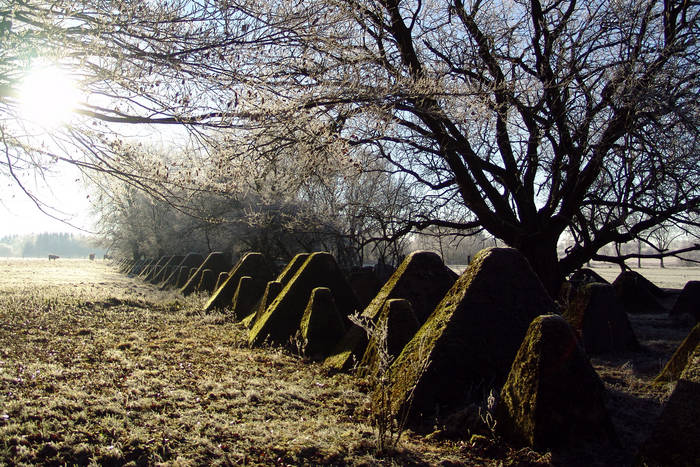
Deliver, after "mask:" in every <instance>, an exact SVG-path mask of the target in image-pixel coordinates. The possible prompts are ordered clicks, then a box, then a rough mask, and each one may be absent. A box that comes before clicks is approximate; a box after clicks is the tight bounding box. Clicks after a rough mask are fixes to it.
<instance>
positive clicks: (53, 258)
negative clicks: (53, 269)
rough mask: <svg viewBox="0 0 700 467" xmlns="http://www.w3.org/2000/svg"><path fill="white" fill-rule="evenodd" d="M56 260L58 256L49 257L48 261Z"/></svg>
mask: <svg viewBox="0 0 700 467" xmlns="http://www.w3.org/2000/svg"><path fill="white" fill-rule="evenodd" d="M58 258H60V256H58V255H49V261H51V260H54V261H56V260H57V259H58Z"/></svg>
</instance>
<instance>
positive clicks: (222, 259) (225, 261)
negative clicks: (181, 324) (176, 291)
mask: <svg viewBox="0 0 700 467" xmlns="http://www.w3.org/2000/svg"><path fill="white" fill-rule="evenodd" d="M230 267H231V258H230V256H229V255H228V254H226V253H223V252H221V251H215V252H213V253H209V256H207V259H205V260H204V261H203V262H202V264H201V265H200V266H199V267H198V268H197V270H196V271H195V273H194V274H192V276H190V278H189V279H188V280H187V282H186V283H185V285H183V286H182V288H181V289H180V292H181V293H182V295H185V296H187V295H189V294H191V293H192V292H194V291H195V290H196V289H197V286H198V285H199V281H200V280H201V278H202V277H201V276H202V274H201V273H202V271H204V270H205V269H211V270H212V271H213V273H214V279H213V281H212V289H213V288H214V285H215V284H216V278H217V277H218V276H219V273H220V272H223V271H228V269H229V268H230ZM208 292H211V290H208Z"/></svg>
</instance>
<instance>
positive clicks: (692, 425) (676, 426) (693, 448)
mask: <svg viewBox="0 0 700 467" xmlns="http://www.w3.org/2000/svg"><path fill="white" fill-rule="evenodd" d="M698 420H700V345H697V346H696V347H695V349H694V350H693V352H692V353H691V354H690V355H689V357H688V363H687V364H686V366H685V368H684V369H683V371H682V372H681V374H680V377H679V379H678V383H677V384H676V387H675V389H674V390H673V392H672V393H671V397H669V399H668V402H666V405H665V406H664V409H663V411H662V412H661V415H660V416H659V418H658V420H657V422H656V426H655V428H654V430H653V431H652V434H651V435H650V436H649V438H648V439H647V440H646V441H645V442H644V443H643V444H642V448H641V451H640V453H639V455H638V457H637V459H636V461H635V465H638V466H697V465H700V423H698Z"/></svg>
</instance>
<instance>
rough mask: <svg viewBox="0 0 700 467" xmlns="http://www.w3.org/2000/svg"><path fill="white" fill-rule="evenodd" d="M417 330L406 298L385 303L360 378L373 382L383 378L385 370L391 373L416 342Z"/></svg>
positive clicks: (361, 361)
mask: <svg viewBox="0 0 700 467" xmlns="http://www.w3.org/2000/svg"><path fill="white" fill-rule="evenodd" d="M418 328H420V324H419V323H418V319H417V318H416V314H415V313H414V312H413V307H412V306H411V302H409V301H408V300H406V299H403V298H392V299H391V300H387V301H386V302H384V307H383V308H382V312H381V314H380V315H379V319H378V320H377V325H376V326H375V328H374V333H373V334H372V336H371V337H370V339H369V345H368V346H367V350H365V354H364V355H363V356H362V359H361V360H360V365H359V366H358V368H357V375H358V376H360V377H370V378H373V377H377V376H380V374H381V371H382V368H384V369H388V366H389V365H390V363H391V362H393V361H394V360H395V359H396V357H398V356H399V355H400V354H401V351H402V350H403V348H404V347H405V346H406V344H408V343H409V342H410V340H411V339H413V336H415V334H416V332H418Z"/></svg>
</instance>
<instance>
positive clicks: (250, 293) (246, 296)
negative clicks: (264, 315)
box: [231, 276, 266, 321]
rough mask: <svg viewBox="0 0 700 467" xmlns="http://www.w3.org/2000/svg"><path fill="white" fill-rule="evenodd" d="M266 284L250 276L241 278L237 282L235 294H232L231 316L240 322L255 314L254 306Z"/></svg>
mask: <svg viewBox="0 0 700 467" xmlns="http://www.w3.org/2000/svg"><path fill="white" fill-rule="evenodd" d="M265 285H266V282H265V281H264V280H262V279H255V278H253V277H251V276H243V277H241V280H239V281H238V287H236V293H235V294H233V300H232V306H231V316H232V317H233V319H234V320H236V321H240V320H242V319H244V318H246V317H247V316H250V315H253V314H254V313H255V305H256V304H257V303H258V301H259V300H260V297H261V296H262V294H263V292H264V291H265Z"/></svg>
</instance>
